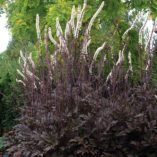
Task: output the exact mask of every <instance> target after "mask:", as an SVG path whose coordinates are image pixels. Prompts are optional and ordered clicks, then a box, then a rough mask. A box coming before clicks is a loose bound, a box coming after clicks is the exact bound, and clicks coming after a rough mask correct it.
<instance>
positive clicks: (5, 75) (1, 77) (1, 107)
mask: <svg viewBox="0 0 157 157" xmlns="http://www.w3.org/2000/svg"><path fill="white" fill-rule="evenodd" d="M16 68H17V63H16V61H15V60H10V59H9V58H8V57H7V56H6V55H4V54H2V55H1V56H0V71H1V73H0V113H1V114H0V126H1V127H0V135H2V134H3V133H4V132H6V131H8V130H10V129H11V127H12V126H13V125H15V121H14V119H15V118H16V117H17V116H18V112H17V111H18V107H19V106H20V105H21V104H22V102H23V101H22V99H21V90H20V88H19V86H17V83H16V81H15V80H16V75H15V74H16Z"/></svg>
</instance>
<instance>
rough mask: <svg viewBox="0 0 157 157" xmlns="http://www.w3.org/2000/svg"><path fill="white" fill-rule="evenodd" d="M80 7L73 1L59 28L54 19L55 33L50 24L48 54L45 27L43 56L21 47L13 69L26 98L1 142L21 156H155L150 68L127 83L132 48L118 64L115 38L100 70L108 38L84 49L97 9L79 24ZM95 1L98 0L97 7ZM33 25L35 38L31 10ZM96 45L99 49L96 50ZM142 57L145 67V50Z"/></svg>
mask: <svg viewBox="0 0 157 157" xmlns="http://www.w3.org/2000/svg"><path fill="white" fill-rule="evenodd" d="M85 7H86V4H84V6H83V10H82V11H81V10H80V12H79V13H78V12H77V14H76V13H75V10H74V8H73V11H72V15H71V19H70V21H68V23H67V25H66V31H65V33H63V31H62V29H61V27H60V23H59V20H58V19H57V20H56V26H57V40H55V39H54V38H53V37H52V35H51V32H50V30H49V38H50V40H51V42H53V44H54V45H55V47H56V49H55V50H56V51H55V52H54V54H53V55H50V54H49V47H48V35H47V28H45V41H44V43H45V49H46V50H45V57H43V56H44V55H40V56H41V57H40V58H39V60H38V61H37V62H38V64H39V65H40V67H39V66H37V65H38V64H35V63H34V62H33V60H32V57H31V55H30V56H27V55H23V53H22V52H21V59H20V63H21V67H22V69H21V71H19V70H18V73H19V74H20V76H21V77H22V79H21V80H17V81H18V82H19V83H22V84H23V86H24V93H25V98H26V105H25V106H24V107H22V109H21V117H20V118H19V119H18V125H16V126H15V127H14V129H13V131H12V132H10V133H9V136H8V143H7V146H6V147H8V148H9V149H8V151H9V152H16V151H21V153H22V154H23V155H24V156H28V157H30V156H32V157H33V156H45V157H49V156H79V157H80V156H82V157H86V156H90V157H95V156H98V157H99V156H102V157H103V156H104V157H117V156H118V157H126V156H138V157H139V156H141V157H144V156H149V155H150V154H152V155H155V156H156V155H157V152H156V146H157V138H156V136H157V107H156V103H157V101H156V100H157V98H156V96H155V94H156V91H155V90H154V89H152V88H151V84H150V82H149V77H148V76H149V71H148V70H143V71H142V70H141V73H142V75H141V77H140V79H139V80H138V82H139V83H138V84H134V83H132V81H131V77H132V74H133V73H132V64H131V55H130V53H129V55H128V56H129V57H128V60H129V61H127V64H128V66H127V69H126V66H125V68H124V66H123V65H124V58H125V59H126V57H124V56H127V55H125V54H124V53H127V47H128V45H126V44H125V43H124V44H123V43H122V47H123V48H122V50H121V51H120V52H119V56H118V57H117V56H115V57H116V58H118V59H117V61H115V62H114V61H113V62H114V64H113V68H112V69H111V73H109V74H108V73H107V74H106V72H105V73H104V69H105V67H106V66H107V64H108V62H107V61H106V59H105V57H103V54H104V53H107V52H108V49H107V47H108V45H107V44H105V43H104V44H103V45H102V46H101V47H99V48H98V49H97V51H96V52H95V53H94V57H93V53H89V52H88V46H89V44H90V39H91V38H90V31H91V27H92V25H93V22H94V20H95V18H96V16H93V17H92V19H91V21H90V22H89V25H88V26H87V28H86V29H85V30H81V31H80V28H81V26H82V19H83V15H84V9H85ZM102 7H103V3H102V5H101V6H100V8H99V9H98V11H97V13H99V12H100V11H101V9H102ZM95 15H97V14H95ZM77 16H78V17H77ZM76 17H77V25H76V26H77V27H74V23H75V18H76ZM82 32H84V34H83V39H81V38H80V34H81V33H82ZM37 33H38V39H39V40H40V39H41V37H40V30H39V19H38V16H37ZM82 40H83V41H82ZM100 51H103V52H104V53H102V56H101V57H100V58H98V55H99V53H100ZM40 53H41V52H40ZM145 63H146V64H145V65H144V67H147V68H146V69H149V68H150V67H149V65H148V64H147V63H148V60H147V58H145ZM106 75H107V77H106Z"/></svg>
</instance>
